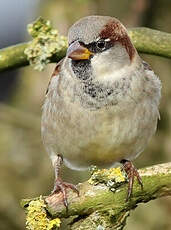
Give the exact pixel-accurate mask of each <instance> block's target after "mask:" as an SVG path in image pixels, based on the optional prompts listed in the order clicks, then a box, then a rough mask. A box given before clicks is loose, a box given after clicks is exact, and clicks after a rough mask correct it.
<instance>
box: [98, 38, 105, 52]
mask: <svg viewBox="0 0 171 230" xmlns="http://www.w3.org/2000/svg"><path fill="white" fill-rule="evenodd" d="M105 44H106V43H105V41H104V40H99V41H98V42H97V48H99V49H101V50H103V49H104V48H105Z"/></svg>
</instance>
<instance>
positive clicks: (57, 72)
mask: <svg viewBox="0 0 171 230" xmlns="http://www.w3.org/2000/svg"><path fill="white" fill-rule="evenodd" d="M63 61H64V58H63V59H61V60H60V61H59V62H58V63H57V65H56V67H55V69H54V71H53V73H52V76H51V78H50V81H49V84H50V82H51V79H52V78H53V77H55V76H57V75H58V74H59V73H60V70H61V66H62V63H63ZM49 84H48V87H47V90H46V94H47V93H48V90H49Z"/></svg>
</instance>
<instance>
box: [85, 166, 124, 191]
mask: <svg viewBox="0 0 171 230" xmlns="http://www.w3.org/2000/svg"><path fill="white" fill-rule="evenodd" d="M125 181H126V175H125V172H124V171H123V170H121V168H119V167H118V168H111V169H102V170H100V169H98V170H95V171H94V172H93V174H92V176H91V178H90V179H89V181H88V182H89V183H90V184H94V185H96V184H99V183H104V184H106V186H108V187H109V188H110V189H111V190H115V189H116V188H117V187H118V186H119V185H120V184H122V183H124V182H125Z"/></svg>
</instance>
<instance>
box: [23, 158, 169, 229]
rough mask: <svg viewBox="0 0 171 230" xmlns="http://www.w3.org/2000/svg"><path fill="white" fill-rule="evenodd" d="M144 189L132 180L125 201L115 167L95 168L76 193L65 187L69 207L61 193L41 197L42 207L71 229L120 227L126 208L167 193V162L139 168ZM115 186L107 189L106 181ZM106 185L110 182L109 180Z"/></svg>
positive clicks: (124, 189) (124, 190)
mask: <svg viewBox="0 0 171 230" xmlns="http://www.w3.org/2000/svg"><path fill="white" fill-rule="evenodd" d="M139 173H140V175H141V177H142V181H143V185H144V188H143V190H141V188H140V186H139V185H138V183H137V182H136V183H135V184H134V189H133V194H132V197H131V199H130V200H129V201H128V202H126V194H127V183H126V182H127V178H126V177H125V175H124V172H123V171H122V170H121V169H119V168H117V169H109V170H95V171H94V173H93V175H92V176H91V179H90V180H89V181H86V182H84V183H82V184H79V185H78V189H79V192H80V196H79V197H78V196H77V195H76V194H75V193H74V192H73V191H71V190H68V191H67V195H68V202H69V210H68V212H66V208H65V207H64V205H63V197H62V194H61V193H57V194H53V195H51V196H48V197H43V198H42V199H44V201H45V204H46V207H44V209H45V210H46V212H47V213H48V214H50V215H49V217H50V218H51V219H53V218H54V219H56V218H66V219H67V221H68V223H69V226H70V227H69V229H71V230H81V229H88V230H97V229H105V230H112V229H113V230H114V229H117V230H121V229H123V227H124V226H125V224H126V219H127V217H128V216H129V212H130V210H133V209H135V208H136V207H137V206H138V204H139V203H146V202H149V201H150V200H153V199H157V198H159V197H162V196H171V162H170V163H165V164H160V165H155V166H152V167H148V168H145V169H141V170H139ZM109 181H112V183H114V184H115V185H116V186H114V185H113V186H112V187H114V188H115V189H113V190H112V189H111V188H110V186H108V182H109ZM109 184H110V183H109ZM33 200H35V198H33V199H25V200H23V201H22V205H21V206H22V207H23V208H24V209H25V210H26V212H27V209H28V207H29V206H30V203H31V202H32V201H33Z"/></svg>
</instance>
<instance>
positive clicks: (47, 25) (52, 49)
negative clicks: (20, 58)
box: [24, 17, 68, 71]
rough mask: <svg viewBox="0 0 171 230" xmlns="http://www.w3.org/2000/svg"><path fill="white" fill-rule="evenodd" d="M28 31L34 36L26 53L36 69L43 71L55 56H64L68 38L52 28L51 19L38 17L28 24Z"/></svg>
mask: <svg viewBox="0 0 171 230" xmlns="http://www.w3.org/2000/svg"><path fill="white" fill-rule="evenodd" d="M28 32H29V34H30V35H31V36H32V37H33V40H32V41H31V42H30V44H29V46H28V47H27V48H26V49H25V51H24V53H25V54H26V55H27V59H28V60H29V62H30V64H31V65H33V66H34V68H35V69H36V70H39V71H42V70H43V69H44V68H45V66H46V65H47V64H48V63H49V62H50V61H51V59H52V57H54V56H59V57H60V56H61V57H62V56H63V55H64V53H65V52H66V48H67V45H68V43H67V38H66V37H64V36H60V35H59V33H58V31H57V30H55V29H53V28H52V24H51V22H50V21H49V20H45V19H43V18H41V17H40V18H38V19H37V20H36V21H35V22H33V23H32V24H29V25H28Z"/></svg>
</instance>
